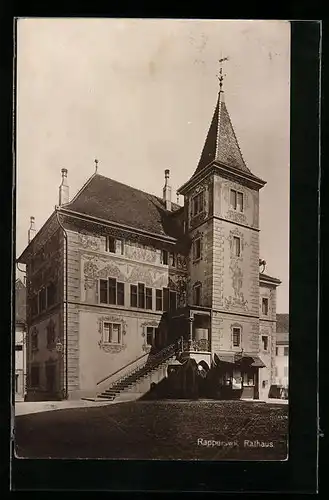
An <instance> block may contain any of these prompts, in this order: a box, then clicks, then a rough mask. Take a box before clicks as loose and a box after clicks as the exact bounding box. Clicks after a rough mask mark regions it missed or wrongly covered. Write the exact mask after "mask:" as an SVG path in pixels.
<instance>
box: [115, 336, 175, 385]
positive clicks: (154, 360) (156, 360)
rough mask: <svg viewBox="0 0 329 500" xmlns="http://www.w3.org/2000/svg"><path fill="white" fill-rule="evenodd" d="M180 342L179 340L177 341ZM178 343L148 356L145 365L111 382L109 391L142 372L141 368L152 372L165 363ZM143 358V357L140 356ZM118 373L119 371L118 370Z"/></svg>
mask: <svg viewBox="0 0 329 500" xmlns="http://www.w3.org/2000/svg"><path fill="white" fill-rule="evenodd" d="M179 341H180V339H179ZM179 341H176V342H174V343H172V344H170V345H169V346H167V347H165V348H164V349H162V350H161V351H160V352H158V353H156V354H154V355H153V356H150V358H151V359H150V358H149V359H148V360H147V361H146V363H145V364H144V365H142V366H140V365H139V366H138V367H136V368H134V369H132V370H130V371H129V372H126V373H125V374H124V375H122V376H121V377H119V378H118V379H117V380H115V381H113V383H112V384H111V385H110V387H109V389H111V388H114V387H115V386H116V385H119V384H120V383H121V382H122V381H123V380H125V379H127V378H129V377H131V376H132V375H135V374H137V373H138V372H139V371H141V370H143V368H146V367H147V369H148V370H153V369H154V368H155V367H156V366H158V365H159V364H160V363H161V362H162V361H165V360H166V359H168V358H170V356H172V355H173V354H174V352H176V350H177V347H178V346H179ZM142 357H143V356H142ZM118 371H120V370H118Z"/></svg>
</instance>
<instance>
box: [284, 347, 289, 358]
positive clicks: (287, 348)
mask: <svg viewBox="0 0 329 500" xmlns="http://www.w3.org/2000/svg"><path fill="white" fill-rule="evenodd" d="M283 355H284V356H288V355H289V347H284V348H283Z"/></svg>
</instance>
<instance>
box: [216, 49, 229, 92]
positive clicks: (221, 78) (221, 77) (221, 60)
mask: <svg viewBox="0 0 329 500" xmlns="http://www.w3.org/2000/svg"><path fill="white" fill-rule="evenodd" d="M228 60H229V58H228V57H221V58H220V59H219V61H218V62H219V64H220V68H219V75H217V78H218V80H219V92H222V91H223V90H222V87H223V80H224V76H223V62H224V61H228ZM225 76H226V75H225Z"/></svg>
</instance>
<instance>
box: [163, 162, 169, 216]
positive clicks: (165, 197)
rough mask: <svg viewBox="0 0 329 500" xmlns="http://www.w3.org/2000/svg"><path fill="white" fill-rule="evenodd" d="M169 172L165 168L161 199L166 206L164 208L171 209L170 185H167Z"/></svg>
mask: <svg viewBox="0 0 329 500" xmlns="http://www.w3.org/2000/svg"><path fill="white" fill-rule="evenodd" d="M169 174H170V170H168V169H166V170H165V185H164V188H163V201H164V204H165V207H166V210H171V187H170V185H169Z"/></svg>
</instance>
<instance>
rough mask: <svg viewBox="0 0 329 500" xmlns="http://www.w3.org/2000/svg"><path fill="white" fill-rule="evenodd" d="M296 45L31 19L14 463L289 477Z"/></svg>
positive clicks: (19, 105)
mask: <svg viewBox="0 0 329 500" xmlns="http://www.w3.org/2000/svg"><path fill="white" fill-rule="evenodd" d="M290 32H291V25H290V23H289V22H288V21H283V20H197V19H191V20H188V19H150V18H149V19H124V18H112V19H111V18H101V19H100V18H99V19H98V18H24V19H23V18H20V19H17V24H16V42H15V43H16V82H15V110H14V112H15V127H16V130H15V171H16V221H15V224H16V235H15V238H16V250H15V258H16V262H15V271H14V272H15V325H14V327H13V336H14V343H15V355H14V358H13V359H12V399H13V400H12V405H13V413H14V416H13V427H14V453H15V457H16V458H18V459H26V458H33V459H35V458H47V459H58V458H63V459H65V458H67V459H95V458H96V459H120V460H129V459H130V460H131V459H134V460H136V459H138V460H207V461H224V460H225V461H227V460H229V461H230V460H232V461H240V460H243V461H285V460H287V459H288V456H289V453H288V448H289V438H288V423H289V204H290V199H289V192H290V186H289V179H290V36H291V35H290Z"/></svg>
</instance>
